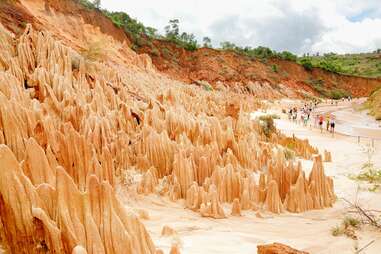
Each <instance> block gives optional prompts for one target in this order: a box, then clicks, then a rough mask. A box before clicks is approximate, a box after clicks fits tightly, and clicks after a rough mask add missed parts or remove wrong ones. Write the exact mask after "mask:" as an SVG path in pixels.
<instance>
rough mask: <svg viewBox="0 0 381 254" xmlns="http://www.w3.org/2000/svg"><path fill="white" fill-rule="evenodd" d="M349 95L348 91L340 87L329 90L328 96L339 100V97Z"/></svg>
mask: <svg viewBox="0 0 381 254" xmlns="http://www.w3.org/2000/svg"><path fill="white" fill-rule="evenodd" d="M348 96H350V93H349V92H347V91H344V90H342V89H333V90H331V91H330V92H329V96H328V97H329V98H331V99H334V100H339V99H341V98H346V97H348Z"/></svg>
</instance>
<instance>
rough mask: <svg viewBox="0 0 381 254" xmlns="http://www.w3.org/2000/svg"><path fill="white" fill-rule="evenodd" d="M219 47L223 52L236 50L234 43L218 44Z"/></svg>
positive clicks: (224, 42)
mask: <svg viewBox="0 0 381 254" xmlns="http://www.w3.org/2000/svg"><path fill="white" fill-rule="evenodd" d="M220 45H221V48H222V49H223V50H234V49H236V48H237V46H236V45H235V44H234V43H232V42H229V41H223V42H221V43H220Z"/></svg>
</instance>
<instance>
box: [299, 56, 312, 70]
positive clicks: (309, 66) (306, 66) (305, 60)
mask: <svg viewBox="0 0 381 254" xmlns="http://www.w3.org/2000/svg"><path fill="white" fill-rule="evenodd" d="M300 63H301V64H302V65H303V67H304V69H306V70H307V71H311V70H312V68H313V66H312V62H311V60H310V59H309V58H303V59H302V60H301V61H300Z"/></svg>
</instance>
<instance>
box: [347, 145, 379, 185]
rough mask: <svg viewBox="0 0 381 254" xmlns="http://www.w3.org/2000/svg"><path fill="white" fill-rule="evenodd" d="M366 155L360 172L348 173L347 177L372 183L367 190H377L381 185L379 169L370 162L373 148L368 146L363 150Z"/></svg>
mask: <svg viewBox="0 0 381 254" xmlns="http://www.w3.org/2000/svg"><path fill="white" fill-rule="evenodd" d="M364 152H365V153H366V155H367V157H368V158H367V162H365V163H364V164H363V166H362V167H361V172H360V173H359V174H357V175H350V176H349V178H350V179H352V180H356V181H362V182H367V183H370V184H373V186H372V187H370V188H369V189H368V190H369V191H377V189H378V188H379V187H380V185H381V169H376V168H375V167H374V164H373V163H372V157H373V154H374V148H372V147H370V146H368V147H366V148H365V151H364Z"/></svg>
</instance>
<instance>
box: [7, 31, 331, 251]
mask: <svg viewBox="0 0 381 254" xmlns="http://www.w3.org/2000/svg"><path fill="white" fill-rule="evenodd" d="M95 32H96V31H95ZM56 36H57V35H56ZM72 39H73V40H75V36H73V38H72ZM107 39H109V40H110V45H113V43H114V42H113V41H112V38H107ZM0 42H1V43H0V144H1V145H0V218H1V221H0V222H1V225H0V226H1V228H2V229H3V230H2V231H1V239H3V241H4V245H6V247H7V248H8V249H9V250H10V251H11V252H12V253H40V252H41V249H43V250H48V251H50V252H53V253H155V252H156V250H155V246H154V244H153V242H152V240H151V238H150V236H149V234H148V232H147V231H146V229H145V227H144V225H143V224H142V223H141V222H140V221H139V219H138V218H137V217H136V216H135V215H134V214H130V213H129V212H127V210H126V209H125V207H124V205H123V204H122V203H121V202H120V201H119V199H118V196H117V194H116V193H115V192H114V187H116V186H117V185H118V184H119V182H121V181H122V179H121V178H122V176H123V175H124V174H123V172H125V171H130V170H131V171H134V172H135V171H136V172H138V174H140V180H138V181H136V182H134V180H131V181H132V182H133V184H135V185H134V186H133V187H134V188H136V191H137V193H140V194H145V195H146V194H150V193H158V194H160V195H163V196H168V198H169V199H170V200H172V201H174V202H175V201H177V200H178V199H185V205H186V207H187V208H189V209H191V210H193V211H195V212H198V213H200V215H201V216H203V217H211V218H216V219H222V218H226V217H227V216H226V214H227V212H226V211H225V210H224V203H233V214H239V213H240V212H239V210H240V209H242V210H249V209H256V210H258V209H261V210H265V211H270V212H273V213H280V212H282V211H284V210H285V209H286V210H288V211H291V212H303V211H307V210H310V209H322V208H325V207H329V206H331V205H332V204H333V202H334V201H335V196H334V190H333V181H332V179H330V178H329V177H327V176H325V174H324V169H323V164H322V161H321V157H319V156H316V157H314V166H313V169H312V171H311V174H310V176H309V177H308V178H306V177H305V175H304V172H303V171H302V169H301V165H300V163H299V164H298V163H297V162H296V161H294V160H293V159H286V157H285V155H284V152H282V151H283V150H284V148H282V147H280V146H282V145H283V146H285V145H286V143H287V142H286V141H285V140H286V139H285V138H284V137H283V136H281V135H280V134H277V133H274V134H273V135H272V137H271V138H270V139H269V140H267V139H264V137H263V136H262V135H261V134H259V133H260V131H259V129H260V126H259V123H258V122H255V121H251V120H250V118H249V114H248V113H249V112H252V111H254V110H256V109H257V108H258V106H259V105H260V104H259V103H258V102H257V101H256V100H255V99H253V98H252V97H250V96H246V95H242V94H237V93H235V92H233V91H230V90H229V91H216V92H209V91H205V90H203V89H200V88H199V87H197V86H190V85H184V84H182V83H178V82H175V81H173V80H170V79H168V78H166V77H164V76H162V75H160V74H158V73H156V72H155V70H153V69H152V65H151V63H150V61H149V58H147V57H146V56H139V55H136V54H135V53H133V52H132V51H131V50H129V49H128V48H122V47H121V48H118V49H115V48H113V49H112V50H114V51H113V54H110V55H109V56H105V58H104V59H102V61H92V60H89V59H86V58H84V57H82V56H81V55H80V54H79V53H78V52H77V51H75V50H73V49H71V48H70V47H68V46H64V45H63V44H62V43H61V42H59V41H58V40H56V39H55V37H54V36H53V35H52V34H50V33H48V32H44V31H40V32H38V31H35V30H34V29H33V28H32V27H31V26H28V27H27V28H26V30H25V32H24V33H23V34H22V35H21V36H20V37H19V38H15V36H14V35H13V34H11V33H10V32H8V31H7V30H6V29H4V28H3V27H2V26H1V25H0ZM227 102H229V103H227ZM268 141H270V142H268ZM292 142H293V144H294V147H295V151H297V153H298V155H300V156H302V157H305V158H312V157H313V154H314V153H315V150H314V149H313V148H312V147H311V146H310V145H309V144H308V142H307V141H300V140H297V139H293V140H292ZM142 217H146V216H142ZM36 246H39V247H38V248H37V247H36ZM36 248H37V249H36ZM171 251H173V253H178V252H179V251H178V247H174V248H173V249H172V250H171Z"/></svg>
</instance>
